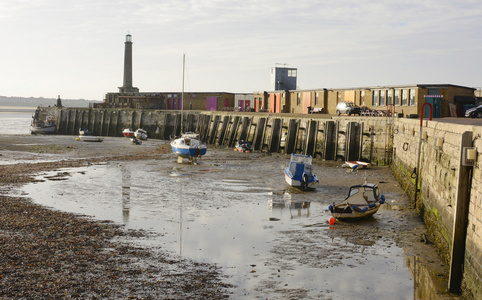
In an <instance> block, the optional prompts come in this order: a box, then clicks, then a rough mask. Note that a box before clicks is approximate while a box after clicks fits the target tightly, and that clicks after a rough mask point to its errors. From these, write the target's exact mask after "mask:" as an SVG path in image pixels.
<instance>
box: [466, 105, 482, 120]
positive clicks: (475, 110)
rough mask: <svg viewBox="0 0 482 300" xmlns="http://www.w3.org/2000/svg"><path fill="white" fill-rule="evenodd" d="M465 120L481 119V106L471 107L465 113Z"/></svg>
mask: <svg viewBox="0 0 482 300" xmlns="http://www.w3.org/2000/svg"><path fill="white" fill-rule="evenodd" d="M465 117H466V118H482V105H479V106H477V107H472V108H470V109H467V110H466V111H465Z"/></svg>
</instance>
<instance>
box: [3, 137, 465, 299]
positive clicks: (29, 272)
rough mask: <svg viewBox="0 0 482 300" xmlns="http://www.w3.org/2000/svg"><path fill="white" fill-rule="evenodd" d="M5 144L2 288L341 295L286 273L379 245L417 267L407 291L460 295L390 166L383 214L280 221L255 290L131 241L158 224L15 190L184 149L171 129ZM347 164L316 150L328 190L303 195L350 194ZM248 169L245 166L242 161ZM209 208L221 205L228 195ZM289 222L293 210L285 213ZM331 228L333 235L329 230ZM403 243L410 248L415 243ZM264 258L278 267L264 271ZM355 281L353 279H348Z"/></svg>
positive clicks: (383, 180) (360, 255)
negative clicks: (157, 134) (147, 136)
mask: <svg viewBox="0 0 482 300" xmlns="http://www.w3.org/2000/svg"><path fill="white" fill-rule="evenodd" d="M0 150H1V154H2V155H1V156H0V170H1V171H0V178H1V182H2V184H1V186H0V190H1V196H0V201H1V206H0V238H1V240H0V242H1V245H0V255H1V256H0V257H1V259H0V297H4V298H22V297H25V298H26V297H37V298H61V297H62V298H63V297H65V298H68V297H74V298H128V297H133V298H169V299H185V298H190V299H220V298H227V297H232V298H234V299H241V298H246V299H248V298H250V297H255V298H256V297H257V298H260V297H261V298H273V299H286V298H289V299H335V298H340V295H343V294H341V292H340V291H337V290H334V289H333V288H332V287H330V286H329V285H328V284H327V282H328V279H327V281H326V282H319V285H320V286H322V287H321V288H320V289H319V290H317V291H316V293H313V292H312V291H310V288H308V287H307V286H303V284H302V283H301V282H290V283H289V284H286V283H284V282H285V281H282V280H289V277H290V276H293V277H294V275H293V274H295V272H296V268H297V267H300V268H301V267H303V268H308V267H309V268H310V270H318V272H327V274H330V271H331V274H330V275H331V276H332V277H334V278H335V277H336V278H340V280H343V278H344V276H345V278H346V277H349V275H350V273H356V272H357V270H359V269H360V268H359V266H360V265H365V264H368V263H370V262H371V261H373V260H374V259H375V256H376V257H377V259H381V260H380V261H381V262H382V264H383V261H384V260H385V261H390V260H393V257H391V256H392V255H396V256H400V255H401V259H404V260H405V267H406V268H408V269H409V270H410V274H411V277H412V281H413V286H412V287H410V288H408V289H407V290H406V291H403V290H402V291H398V293H397V294H395V296H396V298H399V299H413V298H416V299H437V298H439V299H457V297H456V296H454V295H448V294H445V292H444V291H445V287H446V286H447V268H446V266H445V265H444V264H443V262H441V261H440V259H439V258H438V256H437V254H436V251H435V249H434V248H433V247H432V245H431V244H430V237H429V235H428V234H427V232H426V230H425V227H424V226H423V223H422V222H421V220H420V218H419V217H418V216H417V214H416V212H415V211H414V210H413V209H412V208H411V207H412V205H411V204H410V202H409V200H408V199H407V197H406V195H404V191H403V190H402V189H401V188H400V187H399V186H398V184H397V183H396V182H395V180H394V178H393V176H392V175H391V172H390V169H389V168H386V167H376V168H375V169H372V170H371V172H372V179H373V180H376V183H378V185H379V186H380V187H381V189H382V191H383V192H384V194H386V195H387V196H388V197H387V198H388V199H389V201H388V205H386V207H385V208H384V209H383V210H381V211H380V213H379V216H377V217H376V218H375V219H369V220H367V221H364V222H358V223H343V222H337V223H336V224H335V225H334V226H329V224H328V218H326V219H323V220H322V221H320V222H319V223H310V224H309V225H303V226H299V227H295V226H291V227H290V228H289V229H282V230H279V231H277V232H276V233H277V237H276V239H277V240H276V241H274V242H273V243H275V244H276V247H273V248H272V250H271V256H270V259H269V260H266V262H265V263H264V266H263V265H259V264H258V265H257V266H256V267H253V271H252V272H253V273H250V274H248V275H247V276H251V277H249V278H247V281H249V282H253V285H252V287H253V290H245V291H243V292H244V293H245V295H243V294H242V293H239V291H238V290H236V288H235V287H234V285H233V284H232V283H230V282H229V280H226V277H225V273H226V272H227V271H228V270H224V269H222V268H220V267H218V266H216V265H214V264H210V263H200V262H198V261H195V260H189V259H181V258H179V257H178V256H175V255H173V254H172V253H171V252H167V251H164V250H163V249H160V248H152V247H142V246H139V245H138V244H134V243H129V242H128V241H129V240H132V239H136V238H139V237H145V238H149V236H150V234H151V233H150V232H148V231H144V230H132V229H131V230H129V229H126V228H125V227H124V226H121V225H119V224H116V223H112V222H107V221H95V220H93V219H91V218H89V217H87V216H82V215H78V214H72V213H66V212H60V211H56V210H52V209H48V208H46V207H43V206H40V205H36V204H33V203H32V202H31V201H30V200H29V199H27V198H24V197H19V196H18V195H16V196H12V195H15V193H16V191H18V187H20V186H22V185H23V184H26V183H29V182H31V181H33V180H36V179H35V178H38V177H35V176H34V175H38V174H42V173H48V172H50V171H53V170H56V174H60V175H59V176H58V177H56V178H54V179H55V180H63V177H68V176H69V175H68V174H67V172H63V170H66V169H72V168H77V167H85V166H88V165H95V164H100V163H106V162H117V161H137V160H153V159H154V160H159V159H167V160H173V158H172V155H170V148H169V145H168V143H167V141H157V140H152V141H149V142H146V143H143V145H140V146H136V145H133V144H131V143H129V142H128V141H127V140H126V139H123V138H106V140H105V141H104V142H102V143H83V142H79V141H75V137H73V136H1V137H0ZM211 151H213V152H216V153H217V154H218V155H216V156H214V157H211V158H210V164H211V165H212V166H220V165H221V166H225V165H226V162H228V163H229V164H239V165H248V164H250V163H252V162H253V161H255V162H256V163H260V164H265V165H270V164H279V162H280V161H282V160H283V159H286V157H285V156H283V155H280V154H272V155H267V154H263V153H253V155H252V156H244V157H241V156H239V153H234V152H233V151H232V150H230V149H221V148H218V149H214V148H213V149H211ZM340 165H341V163H340V162H323V161H316V162H315V167H317V168H318V169H322V170H327V171H326V172H322V173H321V174H320V173H318V174H317V175H318V177H319V179H320V182H321V187H320V188H319V190H318V192H317V194H316V195H317V199H318V198H319V199H322V200H313V199H309V198H313V194H309V193H308V194H306V195H301V196H302V197H307V198H306V200H310V201H321V202H322V203H321V204H322V205H323V206H325V204H328V203H330V201H331V200H330V199H333V198H334V196H337V195H340V194H341V193H343V194H344V193H345V190H346V186H347V185H351V184H357V183H359V181H360V179H361V178H362V173H358V175H356V174H353V173H350V172H349V170H346V169H342V168H341V167H340ZM224 168H226V167H224ZM181 171H182V170H181ZM268 171H269V172H272V170H268ZM269 172H268V173H262V174H260V177H262V178H263V179H262V180H263V181H262V182H261V183H260V184H262V185H270V186H280V187H279V188H278V189H277V190H275V191H274V195H275V196H274V197H275V198H276V194H277V193H279V194H280V195H285V194H287V192H289V193H291V194H293V193H295V192H293V191H287V190H284V189H285V187H284V184H283V183H279V182H277V180H278V179H276V178H273V176H270V175H271V173H269ZM64 173H65V174H64ZM217 174H218V175H217V176H220V177H223V178H225V180H226V179H228V180H232V179H230V178H231V177H229V176H233V175H230V174H226V173H222V172H221V171H220V172H218V173H217ZM236 175H238V176H240V177H243V174H242V171H241V169H239V172H238V173H237V174H236ZM325 202H326V203H325ZM194 204H196V205H199V207H202V205H209V204H206V203H194ZM314 204H315V203H312V208H313V207H314ZM229 205H230V204H229V203H226V204H224V206H229ZM208 208H209V209H210V211H214V212H216V211H217V210H218V209H217V208H218V207H216V206H213V207H208ZM303 212H304V211H303ZM293 218H294V219H296V216H294V217H293ZM281 223H282V220H281V221H280V222H279V223H278V224H281ZM278 224H277V223H276V221H274V222H271V223H270V225H269V226H267V227H275V228H276V226H280V225H278ZM280 227H281V226H280ZM266 230H270V228H266ZM327 238H328V239H331V242H330V243H321V242H320V241H324V240H326V239H327ZM122 241H123V242H122ZM396 249H403V251H402V252H403V254H398V252H397V250H396ZM394 253H396V254H394ZM371 254H376V255H371ZM399 258H400V257H399ZM246 263H247V264H248V263H249V262H246ZM263 268H265V269H267V271H266V272H268V273H269V272H271V273H272V274H273V275H270V274H268V275H269V276H267V277H266V278H267V279H263V274H262V269H263ZM327 270H328V271H327ZM238 271H241V270H240V269H238ZM255 271H256V272H255ZM234 272H236V270H234ZM391 272H392V273H396V272H400V270H392V271H391ZM335 273H338V274H335ZM364 275H367V274H364ZM388 275H392V274H387V277H388ZM382 276H383V274H382ZM283 277H286V278H288V279H283ZM350 278H352V277H350ZM280 283H283V284H280ZM355 284H356V282H351V283H350V284H348V286H350V285H351V286H353V285H355ZM390 284H391V283H390V282H373V286H378V287H379V288H377V289H378V290H379V292H378V293H377V294H376V295H377V297H379V298H380V299H381V298H386V296H387V295H392V296H393V294H390V292H389V291H390V290H391V289H393V288H396V287H391V286H390ZM380 287H381V288H380ZM369 288H373V287H369V286H367V287H366V289H367V291H368V289H369ZM384 290H385V291H384ZM233 291H234V292H233ZM246 294H247V296H246ZM266 295H269V297H265V296H266ZM367 295H368V294H367ZM243 296H244V297H243ZM363 297H364V295H360V298H363ZM367 297H368V296H366V297H365V298H367ZM377 297H375V298H377ZM372 299H373V297H372Z"/></svg>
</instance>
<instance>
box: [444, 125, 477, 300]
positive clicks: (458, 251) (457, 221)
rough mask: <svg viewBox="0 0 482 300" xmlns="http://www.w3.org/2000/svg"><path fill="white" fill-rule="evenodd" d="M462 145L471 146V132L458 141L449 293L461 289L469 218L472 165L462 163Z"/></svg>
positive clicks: (464, 134) (457, 291) (465, 133)
mask: <svg viewBox="0 0 482 300" xmlns="http://www.w3.org/2000/svg"><path fill="white" fill-rule="evenodd" d="M464 147H472V132H469V131H466V132H464V133H463V134H462V138H461V143H460V155H459V158H460V159H459V167H458V179H457V199H456V204H455V205H456V206H455V217H454V226H453V228H454V230H453V235H452V247H451V248H452V253H451V260H450V272H449V284H448V290H449V292H451V293H460V290H461V284H462V277H463V269H464V259H465V240H466V238H467V225H468V219H469V204H470V178H471V171H472V167H470V166H465V165H464V163H463V159H464V158H465V155H464V151H465V149H464Z"/></svg>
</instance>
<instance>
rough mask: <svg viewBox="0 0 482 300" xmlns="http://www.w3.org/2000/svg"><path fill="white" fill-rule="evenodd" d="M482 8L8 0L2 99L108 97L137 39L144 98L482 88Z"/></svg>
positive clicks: (435, 1)
mask: <svg viewBox="0 0 482 300" xmlns="http://www.w3.org/2000/svg"><path fill="white" fill-rule="evenodd" d="M481 32H482V1H480V0H457V1H454V0H452V1H447V0H417V1H412V0H403V1H402V0H378V1H371V0H325V1H316V0H296V1H291V0H242V1H241V0H202V1H201V0H182V1H179V0H82V1H78V0H76V1H73V0H3V1H1V2H0V39H1V42H0V95H2V96H18V97H45V98H57V96H58V95H60V96H61V98H63V99H86V100H103V99H104V96H105V94H106V93H107V92H118V87H120V86H122V85H123V76H124V73H123V72H124V42H125V36H126V34H128V33H129V34H131V35H132V41H133V45H132V48H133V55H132V59H133V85H134V86H135V87H138V88H139V90H140V92H180V91H181V90H182V79H183V78H182V77H183V76H182V57H183V54H185V55H186V72H185V91H186V92H231V93H251V92H254V91H270V90H272V88H271V86H270V84H271V68H273V67H275V66H278V67H279V66H286V67H289V68H297V69H298V72H297V74H298V78H297V86H298V87H297V89H299V90H303V89H305V90H307V89H318V88H348V87H364V86H383V85H409V84H431V83H433V84H455V85H462V86H468V87H474V88H480V87H482V78H481V76H482V75H481V74H482V35H481Z"/></svg>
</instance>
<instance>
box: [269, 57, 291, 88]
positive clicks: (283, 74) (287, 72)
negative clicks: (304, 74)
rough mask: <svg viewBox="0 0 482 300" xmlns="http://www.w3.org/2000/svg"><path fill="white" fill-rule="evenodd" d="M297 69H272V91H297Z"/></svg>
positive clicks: (284, 67)
mask: <svg viewBox="0 0 482 300" xmlns="http://www.w3.org/2000/svg"><path fill="white" fill-rule="evenodd" d="M296 73H297V69H296V68H287V67H286V64H285V65H284V66H283V67H273V68H271V90H273V91H281V90H296V75H297V74H296Z"/></svg>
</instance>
